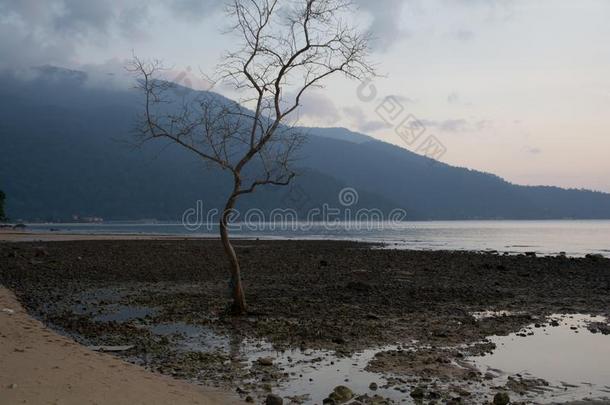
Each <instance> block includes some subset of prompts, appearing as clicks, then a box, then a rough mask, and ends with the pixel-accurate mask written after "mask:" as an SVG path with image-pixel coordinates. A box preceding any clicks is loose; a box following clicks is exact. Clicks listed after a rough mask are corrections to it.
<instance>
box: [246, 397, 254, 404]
mask: <svg viewBox="0 0 610 405" xmlns="http://www.w3.org/2000/svg"><path fill="white" fill-rule="evenodd" d="M246 402H248V403H254V398H252V397H251V396H250V395H248V396H247V397H246Z"/></svg>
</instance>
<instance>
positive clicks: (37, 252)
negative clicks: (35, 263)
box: [34, 246, 49, 257]
mask: <svg viewBox="0 0 610 405" xmlns="http://www.w3.org/2000/svg"><path fill="white" fill-rule="evenodd" d="M48 255H49V252H48V251H47V249H45V248H44V247H42V246H39V247H36V248H34V256H36V257H45V256H48Z"/></svg>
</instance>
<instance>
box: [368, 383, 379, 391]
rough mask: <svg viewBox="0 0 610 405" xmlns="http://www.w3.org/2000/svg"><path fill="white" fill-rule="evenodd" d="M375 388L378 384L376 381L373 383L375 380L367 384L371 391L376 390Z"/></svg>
mask: <svg viewBox="0 0 610 405" xmlns="http://www.w3.org/2000/svg"><path fill="white" fill-rule="evenodd" d="M377 388H378V386H377V383H375V382H372V383H371V384H370V385H369V389H370V390H371V391H377Z"/></svg>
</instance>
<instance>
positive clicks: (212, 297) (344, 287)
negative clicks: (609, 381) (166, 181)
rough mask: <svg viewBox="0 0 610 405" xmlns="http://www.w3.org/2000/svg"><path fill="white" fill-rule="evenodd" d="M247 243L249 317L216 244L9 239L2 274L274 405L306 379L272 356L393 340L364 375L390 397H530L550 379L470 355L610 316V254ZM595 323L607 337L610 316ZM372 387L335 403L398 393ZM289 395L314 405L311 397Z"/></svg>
mask: <svg viewBox="0 0 610 405" xmlns="http://www.w3.org/2000/svg"><path fill="white" fill-rule="evenodd" d="M236 246H237V247H236V249H237V253H238V255H239V257H240V259H241V261H242V266H243V277H244V283H245V288H246V294H247V299H248V304H249V308H250V311H251V314H250V315H249V316H247V317H243V318H233V317H230V316H228V315H227V313H226V308H227V299H228V296H227V295H228V287H227V279H228V276H227V275H228V267H227V265H226V261H225V257H224V255H223V252H222V248H221V245H220V243H219V242H218V241H216V240H204V241H202V240H184V241H177V240H158V241H153V240H149V241H144V240H141V241H140V240H132V241H118V240H117V241H66V242H50V243H49V242H47V243H12V244H11V243H6V244H1V245H0V283H2V284H4V285H5V286H7V287H9V288H11V289H12V290H13V291H15V292H16V294H17V295H18V297H19V298H20V300H21V301H22V302H23V303H24V305H25V306H26V307H27V308H28V310H29V311H30V312H31V313H32V314H34V315H35V316H37V317H39V318H40V319H42V320H43V321H44V322H46V323H48V324H51V325H52V326H53V327H55V328H57V329H59V330H62V331H63V332H64V333H67V334H70V335H71V336H74V337H76V338H77V339H78V340H79V341H81V342H82V343H84V344H87V345H98V346H105V347H107V348H109V349H112V347H114V348H117V347H119V349H120V350H118V351H117V354H118V355H120V356H123V357H124V358H126V359H128V360H130V361H132V362H134V363H138V364H142V365H145V366H146V367H149V368H151V369H154V370H157V371H161V372H163V373H166V374H170V375H174V376H178V377H181V378H184V379H189V380H197V381H199V382H202V383H205V384H211V385H216V386H220V387H224V388H228V389H231V390H237V391H238V393H239V394H241V396H242V398H243V399H244V400H247V401H254V402H260V401H271V402H270V403H273V401H274V400H276V401H277V399H279V396H278V398H275V397H274V395H276V391H278V387H279V386H281V385H282V384H286V383H289V382H290V381H292V380H294V379H298V378H299V375H298V372H294V371H293V372H292V374H291V373H290V372H287V371H286V370H287V367H285V365H284V363H282V362H281V361H279V360H278V359H277V358H276V357H275V356H274V355H273V352H274V351H277V352H278V353H279V352H281V351H282V350H295V349H296V350H298V351H299V353H307V352H308V351H310V352H313V353H332V356H331V357H332V359H335V360H332V359H331V357H328V359H326V358H324V359H321V360H318V362H319V364H323V363H324V362H328V364H330V361H336V359H341V358H346V357H349V356H352V355H353V354H354V353H357V352H360V351H362V350H365V349H369V350H370V349H371V348H381V349H379V350H378V351H377V352H375V353H374V355H373V356H372V358H371V360H370V361H369V362H368V364H367V365H366V372H369V373H371V375H373V374H377V375H382V376H384V382H383V385H385V389H386V391H387V390H388V389H392V390H393V391H396V392H398V393H399V394H400V395H403V394H404V395H403V396H404V398H405V400H407V401H412V402H416V403H417V402H418V401H420V402H421V401H424V402H425V403H428V402H430V401H432V402H434V401H437V402H438V403H443V402H452V401H453V402H455V403H459V402H460V401H461V402H462V403H485V402H488V403H492V402H493V403H502V402H503V401H504V394H506V395H508V396H510V397H511V398H513V400H512V401H513V402H511V403H516V402H515V401H516V399H515V398H521V399H520V401H523V402H527V401H530V400H531V398H532V396H531V393H532V392H534V393H535V392H536V389H541V387H542V388H544V381H541V380H537V379H533V378H529V377H527V376H509V379H508V380H506V381H505V383H504V385H502V386H498V385H497V382H496V381H494V380H493V378H494V376H489V375H485V374H484V373H482V372H481V371H479V370H477V369H476V368H474V367H472V365H471V364H469V363H468V362H467V361H465V358H467V357H468V356H473V355H482V354H485V353H489V352H491V351H493V350H494V345H493V343H491V342H490V341H488V340H486V338H487V337H488V336H492V335H506V334H509V333H511V332H519V333H523V335H524V336H527V334H528V333H530V332H529V329H528V328H530V329H534V328H547V327H548V328H550V327H553V325H552V322H553V321H552V320H550V319H549V318H547V317H548V316H549V315H551V314H556V313H568V314H572V313H574V314H575V313H583V314H594V315H595V314H599V315H609V314H610V260H608V259H604V258H599V257H589V258H583V259H574V258H566V257H533V256H503V255H498V254H491V253H470V252H423V251H405V250H386V249H379V248H378V247H379V246H374V245H367V244H360V243H352V242H330V241H248V240H243V241H238V242H237V243H236ZM486 311H491V312H486ZM494 311H504V312H494ZM486 314H487V315H486ZM489 314H491V315H489ZM172 325H173V326H172ZM173 327H174V329H175V330H174V329H172V328H173ZM189 328H196V329H195V330H196V331H197V333H199V334H200V335H201V333H202V331H203V333H204V334H205V335H206V338H205V339H203V340H202V339H199V341H198V343H197V344H198V345H199V346H197V348H194V347H193V345H192V339H191V341H188V339H186V340H185V334H186V335H188V331H189ZM589 329H590V330H592V332H593V330H595V332H596V333H607V332H608V325H607V323H604V322H601V323H596V324H592V325H590V326H589ZM587 333H589V332H587ZM189 342H190V343H189ZM244 342H247V345H250V346H249V347H250V352H248V353H250V354H252V353H258V352H257V350H259V351H260V352H263V351H264V350H263V349H264V344H268V345H269V346H270V347H271V346H272V347H271V348H270V350H269V351H270V352H271V355H270V356H262V355H261V357H258V358H257V359H252V358H248V353H244V350H243V347H244ZM261 342H263V343H261ZM187 343H188V344H187ZM201 347H205V348H206V349H205V350H201ZM414 348H417V350H414ZM267 357H269V358H267ZM296 357H297V356H295V359H292V358H290V359H289V360H286V361H287V362H289V363H291V366H292V365H293V364H295V362H298V361H303V362H304V363H307V366H308V367H309V366H311V364H312V358H311V356H310V357H307V358H306V359H305V358H304V359H302V360H298V359H297V358H296ZM304 367H305V366H304ZM290 370H294V368H290ZM295 374H297V375H295ZM314 384H315V382H312V386H313V385H314ZM373 384H377V383H376V382H374V381H371V387H370V389H369V390H368V392H366V393H363V392H352V388H350V381H345V383H344V384H342V385H344V386H345V388H346V389H347V390H348V391H349V392H350V393H351V394H348V393H347V391H345V390H344V389H343V388H339V391H340V392H339V393H334V394H333V393H331V392H328V398H327V402H329V403H341V402H344V400H345V401H348V400H347V399H345V398H347V396H349V397H350V398H349V401H354V400H355V399H357V400H358V401H359V402H361V403H384V401H387V402H389V401H390V400H391V399H389V398H387V395H384V394H383V390H382V387H381V384H380V386H379V387H377V386H373ZM373 388H374V389H373ZM333 392H334V391H333ZM528 393H529V394H530V396H527V395H526V394H528ZM609 394H610V393H609ZM333 395H334V396H335V398H334V399H333ZM337 396H341V399H337ZM534 398H535V395H534ZM284 401H285V403H286V402H287V401H293V402H308V401H312V402H315V401H314V400H312V399H311V397H310V398H309V399H308V397H307V396H306V395H305V396H304V397H300V398H298V397H294V398H288V397H286V396H284ZM276 403H279V402H276ZM528 403H529V402H528Z"/></svg>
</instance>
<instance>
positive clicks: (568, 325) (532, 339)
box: [470, 315, 610, 402]
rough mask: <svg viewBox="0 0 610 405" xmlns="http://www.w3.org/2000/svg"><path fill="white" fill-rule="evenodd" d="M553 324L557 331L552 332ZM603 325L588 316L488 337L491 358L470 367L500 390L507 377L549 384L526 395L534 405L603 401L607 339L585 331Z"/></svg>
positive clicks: (608, 373) (609, 369) (607, 388)
mask: <svg viewBox="0 0 610 405" xmlns="http://www.w3.org/2000/svg"><path fill="white" fill-rule="evenodd" d="M553 320H554V321H555V322H556V323H555V324H556V325H557V326H551V322H552V321H553ZM604 321H605V318H603V317H595V316H587V315H557V316H553V317H551V319H550V320H549V321H548V322H545V323H544V324H543V325H539V326H540V327H535V326H534V325H532V326H530V327H527V328H525V329H524V330H522V331H519V332H517V333H513V334H510V335H508V336H495V337H491V338H490V340H491V341H492V342H493V343H495V344H496V346H497V348H496V349H495V350H494V351H493V353H492V354H490V355H486V356H483V357H473V358H471V359H470V361H471V362H472V363H473V364H474V365H475V366H476V367H477V368H478V369H479V370H481V371H482V372H483V373H486V372H489V373H490V374H493V375H496V376H497V377H496V378H495V379H494V381H495V380H498V383H499V384H502V385H503V383H506V381H507V380H508V376H510V375H512V376H514V375H520V376H522V377H524V378H541V379H544V380H546V381H548V382H549V383H550V384H549V386H548V387H546V388H544V389H542V390H541V391H539V392H537V393H530V394H529V396H530V397H531V396H533V397H536V401H540V402H552V401H557V400H569V399H577V398H580V399H582V398H585V397H589V398H595V399H607V398H610V336H608V335H603V334H601V333H592V332H591V331H589V330H588V329H587V325H588V324H589V323H591V322H604ZM532 332H533V334H532ZM523 335H525V336H523Z"/></svg>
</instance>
